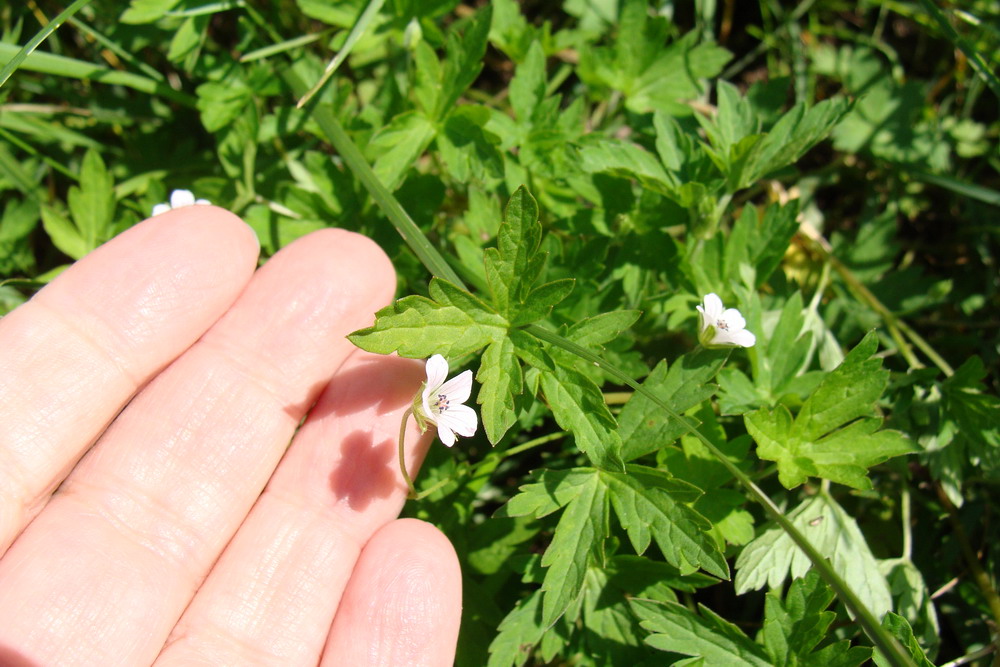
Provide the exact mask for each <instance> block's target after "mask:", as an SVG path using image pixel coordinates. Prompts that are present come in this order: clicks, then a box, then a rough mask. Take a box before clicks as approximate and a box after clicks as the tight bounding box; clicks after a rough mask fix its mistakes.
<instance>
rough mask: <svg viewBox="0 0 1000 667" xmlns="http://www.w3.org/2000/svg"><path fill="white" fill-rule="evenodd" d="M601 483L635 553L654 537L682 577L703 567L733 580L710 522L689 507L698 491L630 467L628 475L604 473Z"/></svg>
mask: <svg viewBox="0 0 1000 667" xmlns="http://www.w3.org/2000/svg"><path fill="white" fill-rule="evenodd" d="M601 480H602V481H603V482H604V484H605V485H606V486H607V489H608V493H609V495H610V498H611V505H612V507H614V509H615V514H616V515H617V516H618V520H619V521H620V522H621V525H622V527H623V528H624V529H625V531H626V532H627V533H628V536H629V539H630V540H631V542H632V546H633V548H634V549H635V550H636V553H638V554H640V555H641V554H642V553H644V552H645V551H646V549H647V548H648V547H649V543H650V540H651V539H653V540H656V545H657V546H658V547H659V548H660V551H661V552H662V553H663V555H664V557H665V558H666V560H667V562H668V563H670V564H671V565H673V566H674V567H676V568H677V569H678V570H680V573H681V574H682V575H684V574H690V573H692V572H695V571H696V570H698V569H699V568H700V569H704V570H705V571H706V572H709V573H711V574H714V575H715V576H717V577H720V578H722V579H728V578H729V566H728V565H727V564H726V559H725V557H724V556H723V555H722V553H721V552H720V551H719V549H718V547H717V545H716V543H715V540H713V539H712V537H711V535H709V533H708V531H709V530H710V529H711V527H712V524H710V523H709V522H708V521H707V520H705V518H704V517H702V516H701V515H700V514H698V513H697V512H695V511H694V510H693V509H691V508H690V507H688V506H687V504H685V503H689V502H693V501H694V500H696V499H697V496H698V495H700V493H701V492H700V491H699V490H698V489H697V487H694V486H691V485H689V484H686V483H684V482H682V481H680V480H678V479H675V478H673V477H671V476H670V475H669V474H667V473H664V472H662V471H660V470H656V469H655V468H648V467H645V466H636V465H629V466H627V467H626V471H625V473H616V472H607V471H605V472H602V473H601Z"/></svg>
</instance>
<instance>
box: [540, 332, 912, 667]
mask: <svg viewBox="0 0 1000 667" xmlns="http://www.w3.org/2000/svg"><path fill="white" fill-rule="evenodd" d="M524 330H525V331H527V332H528V333H530V334H532V335H533V336H535V337H536V338H538V339H540V340H543V341H545V342H547V343H551V344H552V345H556V346H558V347H561V348H562V349H564V350H566V351H567V352H572V353H573V354H576V355H578V356H580V357H582V358H584V359H586V360H587V361H590V362H593V363H594V364H596V365H597V366H599V367H600V368H602V369H603V370H605V371H607V372H608V373H609V374H611V375H612V376H614V377H616V378H617V379H619V380H621V381H622V382H624V383H625V384H627V385H628V386H630V387H632V388H633V389H634V390H635V391H636V392H638V393H640V394H642V395H643V396H645V397H646V398H647V399H649V400H650V401H652V402H653V403H655V404H656V405H657V406H659V407H660V409H662V410H663V411H664V412H666V413H667V414H668V415H669V416H670V417H671V418H672V419H676V420H677V421H678V422H679V423H680V424H681V425H682V426H683V427H684V428H685V430H687V431H688V432H689V433H691V435H693V436H695V437H696V438H698V439H699V440H700V441H701V443H702V444H703V445H705V447H706V448H708V450H709V451H710V452H712V455H713V456H715V458H717V459H718V460H719V462H720V463H722V465H724V466H725V467H726V469H727V470H729V473H730V474H731V475H733V477H735V478H736V479H737V481H739V483H740V484H741V485H742V486H743V488H745V489H746V490H747V492H748V493H749V494H750V497H751V498H753V500H755V501H756V502H758V503H759V504H760V505H762V506H763V507H764V510H765V511H766V512H767V513H768V514H769V515H770V516H771V518H772V519H773V520H774V521H775V522H776V523H777V524H778V525H779V526H781V528H782V529H783V530H784V531H785V532H786V533H787V534H788V536H789V537H791V538H792V541H793V542H795V544H796V545H798V547H799V548H800V549H802V551H803V552H805V554H806V556H807V557H808V558H809V560H810V561H811V562H812V564H813V567H815V568H816V570H817V572H819V574H820V576H822V577H823V579H824V580H825V581H826V583H827V584H829V585H830V588H832V589H833V591H834V593H836V594H837V597H839V598H840V599H841V601H842V602H843V603H844V605H845V606H847V608H848V609H849V610H850V611H851V613H852V614H854V617H855V618H856V619H857V621H858V623H859V624H860V625H861V627H862V628H863V629H864V631H865V634H867V635H868V638H869V639H871V640H872V642H873V643H874V644H875V646H876V647H878V649H879V650H881V651H882V653H883V654H885V656H886V657H887V658H888V659H889V661H890V662H891V663H892V664H893V665H907V666H913V667H916V665H915V663H914V662H913V659H912V658H911V657H910V656H909V654H908V653H906V652H905V651H904V650H903V647H902V646H901V645H900V644H899V642H898V641H897V640H896V638H895V637H893V636H892V635H891V634H889V633H888V631H886V630H885V629H884V628H883V627H882V626H881V624H880V623H879V621H878V619H876V618H875V615H874V614H872V612H871V610H870V609H868V607H866V606H865V604H864V603H863V602H862V601H861V599H860V598H858V596H857V595H856V594H855V593H854V591H853V590H851V588H850V586H848V585H847V584H846V583H845V582H844V580H843V579H841V578H840V575H839V574H837V572H836V571H835V570H834V569H833V566H832V565H830V563H829V561H828V560H827V559H826V558H825V557H824V556H823V555H822V554H821V553H820V552H819V551H818V550H817V549H816V547H814V546H813V545H812V543H811V542H810V541H809V540H808V539H807V538H806V536H805V535H803V534H802V533H801V532H800V531H799V529H798V528H796V527H795V525H794V524H793V523H792V522H791V521H789V520H788V518H787V517H786V516H785V515H784V514H783V513H782V512H781V510H780V509H779V508H778V506H777V505H775V504H774V502H773V501H772V500H771V499H770V498H769V497H768V496H767V494H765V493H764V492H763V491H762V490H761V489H760V487H758V486H757V485H756V484H754V483H753V481H752V480H751V479H750V478H749V477H748V476H747V475H746V473H744V472H743V471H742V470H740V469H739V468H738V467H736V465H734V464H733V462H732V461H730V460H729V459H728V458H727V457H726V455H725V454H724V453H723V452H722V451H721V450H720V449H719V448H718V447H716V446H715V445H714V444H713V443H712V441H711V440H709V439H708V438H707V437H705V436H704V435H703V434H702V433H701V431H699V430H698V429H697V428H696V427H695V426H694V424H692V423H691V422H690V421H688V420H687V419H686V418H685V417H682V416H681V415H679V414H678V413H677V412H676V411H674V410H673V409H672V408H671V407H670V406H669V405H667V404H666V403H664V402H663V401H661V400H660V399H659V398H657V397H656V395H655V394H653V393H652V392H651V391H649V390H648V389H646V388H645V387H643V386H642V385H640V384H639V383H638V382H636V381H635V380H633V379H632V378H630V377H629V376H628V375H626V374H625V373H623V372H621V371H620V370H618V369H617V368H616V367H615V366H613V365H612V364H609V363H608V362H606V361H604V359H602V358H601V357H599V356H598V355H596V354H594V353H593V352H591V351H590V350H588V349H586V348H583V347H580V346H579V345H577V344H576V343H573V342H571V341H568V340H566V339H565V338H563V337H562V336H559V335H558V334H556V333H553V332H551V331H549V330H547V329H543V328H542V327H540V326H538V325H535V324H529V325H528V326H526V327H524Z"/></svg>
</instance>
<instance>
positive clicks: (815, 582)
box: [758, 571, 872, 667]
mask: <svg viewBox="0 0 1000 667" xmlns="http://www.w3.org/2000/svg"><path fill="white" fill-rule="evenodd" d="M834 597H835V596H834V594H833V591H831V590H830V589H829V587H828V586H827V585H826V584H825V583H823V580H822V578H820V576H819V574H817V573H816V572H815V571H810V572H809V573H808V574H807V575H806V576H805V577H804V578H802V579H796V580H795V581H793V582H792V585H791V586H789V587H788V594H787V595H786V596H785V600H784V601H782V599H781V593H780V591H771V592H769V593H768V594H767V597H766V598H765V611H764V617H765V619H764V627H763V629H762V630H761V632H760V637H758V641H760V639H761V638H763V644H764V648H765V649H766V650H767V652H768V654H769V655H770V656H771V659H772V660H773V662H774V664H775V665H810V664H812V665H838V666H843V667H856V666H857V665H860V664H862V663H864V662H865V661H866V660H868V659H869V658H871V654H872V651H871V649H870V648H867V647H861V646H856V647H853V648H852V647H851V643H850V641H848V640H846V639H843V640H841V641H838V642H834V643H832V644H829V645H827V646H825V647H823V648H822V649H821V650H819V651H815V648H816V647H817V646H818V645H819V644H820V642H822V641H823V640H824V639H826V637H827V634H828V632H829V630H830V624H831V623H833V621H834V619H836V617H837V615H836V614H835V613H834V612H832V611H826V608H827V607H829V606H830V603H831V602H833V599H834Z"/></svg>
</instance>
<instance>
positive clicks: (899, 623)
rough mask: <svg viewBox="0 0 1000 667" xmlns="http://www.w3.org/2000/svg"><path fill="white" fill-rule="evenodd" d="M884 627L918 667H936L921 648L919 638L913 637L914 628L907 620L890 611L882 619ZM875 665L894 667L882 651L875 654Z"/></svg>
mask: <svg viewBox="0 0 1000 667" xmlns="http://www.w3.org/2000/svg"><path fill="white" fill-rule="evenodd" d="M882 627H883V628H885V629H886V630H888V631H889V632H891V633H892V634H893V635H894V636H895V637H896V639H898V640H899V641H900V643H901V644H902V645H903V650H905V651H906V652H907V653H909V655H910V657H911V658H913V662H914V663H916V665H917V667H934V663H933V662H931V661H930V660H928V659H927V654H925V653H924V650H923V649H922V648H920V644H919V643H918V642H917V638H916V637H915V636H914V635H913V628H911V627H910V624H909V623H908V622H907V620H906V619H905V618H903V617H902V616H900V615H899V614H894V613H893V612H891V611H890V612H889V613H887V614H886V615H885V618H883V619H882ZM875 664H876V665H878V666H879V667H893V665H894V663H893V662H892V661H891V660H889V659H888V658H886V657H885V655H884V654H883V653H882V652H881V651H876V652H875Z"/></svg>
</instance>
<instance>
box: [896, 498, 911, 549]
mask: <svg viewBox="0 0 1000 667" xmlns="http://www.w3.org/2000/svg"><path fill="white" fill-rule="evenodd" d="M911 503H912V501H911V499H910V487H908V486H906V485H905V484H904V485H903V492H902V493H901V494H900V498H899V504H900V511H899V514H900V521H901V523H902V524H903V558H905V559H906V560H910V557H911V556H912V555H913V526H912V525H910V521H911V518H910V513H911V507H910V505H911Z"/></svg>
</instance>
